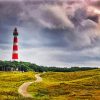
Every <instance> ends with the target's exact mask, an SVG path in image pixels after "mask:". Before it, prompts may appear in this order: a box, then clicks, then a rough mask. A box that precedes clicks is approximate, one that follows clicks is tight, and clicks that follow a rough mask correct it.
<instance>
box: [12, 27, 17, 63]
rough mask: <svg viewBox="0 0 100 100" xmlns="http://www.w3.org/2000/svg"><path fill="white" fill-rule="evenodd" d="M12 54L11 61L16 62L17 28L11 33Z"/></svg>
mask: <svg viewBox="0 0 100 100" xmlns="http://www.w3.org/2000/svg"><path fill="white" fill-rule="evenodd" d="M13 36H14V38H13V53H12V60H13V61H18V38H17V37H18V32H17V28H15V29H14V32H13Z"/></svg>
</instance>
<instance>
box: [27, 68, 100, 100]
mask: <svg viewBox="0 0 100 100" xmlns="http://www.w3.org/2000/svg"><path fill="white" fill-rule="evenodd" d="M41 77H42V78H43V82H41V83H35V84H32V85H31V86H30V87H29V88H28V91H29V92H30V93H31V94H32V95H33V98H34V100H100V69H96V70H90V71H79V72H65V73H63V72H58V73H56V72H47V73H44V74H42V75H41Z"/></svg>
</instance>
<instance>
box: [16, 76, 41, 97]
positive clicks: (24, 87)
mask: <svg viewBox="0 0 100 100" xmlns="http://www.w3.org/2000/svg"><path fill="white" fill-rule="evenodd" d="M35 77H36V80H35V81H33V82H25V83H23V84H22V85H21V86H20V87H19V89H18V93H19V94H21V95H22V96H23V97H30V98H32V95H31V94H29V93H28V92H27V88H28V86H29V85H31V84H32V83H34V82H41V81H42V78H41V77H40V74H36V75H35Z"/></svg>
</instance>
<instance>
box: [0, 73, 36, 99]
mask: <svg viewBox="0 0 100 100" xmlns="http://www.w3.org/2000/svg"><path fill="white" fill-rule="evenodd" d="M34 74H35V73H33V72H24V73H22V72H0V100H33V99H30V98H24V97H22V96H20V95H19V94H18V88H19V86H20V85H22V84H23V83H24V82H27V81H33V80H35V77H34Z"/></svg>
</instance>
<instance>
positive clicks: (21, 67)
mask: <svg viewBox="0 0 100 100" xmlns="http://www.w3.org/2000/svg"><path fill="white" fill-rule="evenodd" d="M91 69H97V68H96V67H71V68H67V67H63V68H61V67H47V66H39V65H36V64H33V63H29V62H17V61H0V71H22V72H27V71H35V72H47V71H52V72H73V71H85V70H91Z"/></svg>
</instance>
